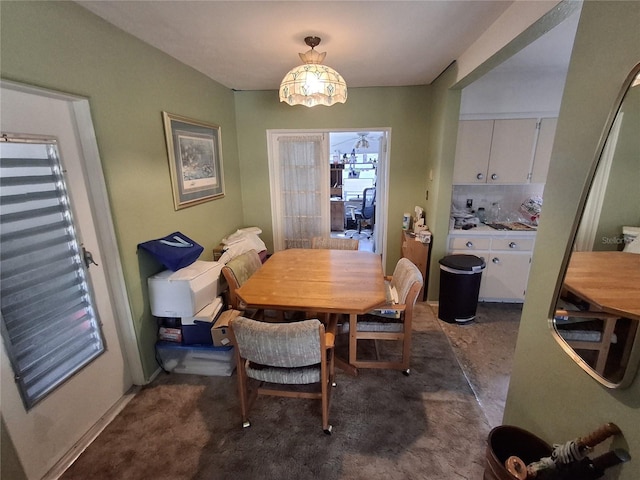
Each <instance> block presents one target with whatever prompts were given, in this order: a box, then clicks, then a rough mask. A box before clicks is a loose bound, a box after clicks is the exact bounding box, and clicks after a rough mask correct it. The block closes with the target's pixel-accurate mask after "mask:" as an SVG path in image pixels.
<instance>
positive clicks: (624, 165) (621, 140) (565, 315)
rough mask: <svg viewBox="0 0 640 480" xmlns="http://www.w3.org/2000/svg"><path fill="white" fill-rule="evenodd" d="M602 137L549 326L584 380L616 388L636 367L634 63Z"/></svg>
mask: <svg viewBox="0 0 640 480" xmlns="http://www.w3.org/2000/svg"><path fill="white" fill-rule="evenodd" d="M606 132H607V133H606V135H603V140H602V141H601V148H600V149H599V151H598V158H597V159H596V162H595V165H594V168H593V173H592V177H591V181H590V182H589V186H588V187H587V189H586V192H585V194H584V196H583V199H582V202H581V207H582V208H581V211H582V214H581V216H580V220H579V222H578V223H577V226H576V228H575V235H574V240H573V242H572V244H571V246H570V248H569V249H568V252H567V256H566V261H565V271H564V276H563V280H562V282H559V286H558V293H557V296H556V302H555V311H554V313H553V319H552V322H551V323H552V325H553V331H554V332H555V334H554V336H555V338H556V339H557V340H558V342H559V343H560V344H561V345H562V347H563V349H564V350H565V351H566V352H567V353H568V354H569V355H570V356H571V357H572V358H573V359H574V360H575V361H576V362H577V363H578V364H579V365H580V366H581V367H582V368H583V369H584V370H585V371H586V372H587V373H588V374H589V375H591V376H592V377H593V378H594V379H596V380H598V381H599V382H600V383H602V384H603V385H605V386H607V387H609V388H623V387H626V386H628V385H629V384H630V383H631V382H632V381H633V379H634V377H635V375H636V372H637V370H638V363H640V334H639V332H638V325H639V324H640V235H639V233H640V136H639V135H638V132H640V64H639V65H637V66H636V67H635V68H634V70H633V71H632V72H631V74H630V75H629V77H628V78H627V81H626V82H625V84H624V86H623V88H622V91H621V93H620V95H619V100H618V101H617V102H616V105H615V106H614V109H613V111H612V114H611V116H610V121H609V122H608V123H607V130H606Z"/></svg>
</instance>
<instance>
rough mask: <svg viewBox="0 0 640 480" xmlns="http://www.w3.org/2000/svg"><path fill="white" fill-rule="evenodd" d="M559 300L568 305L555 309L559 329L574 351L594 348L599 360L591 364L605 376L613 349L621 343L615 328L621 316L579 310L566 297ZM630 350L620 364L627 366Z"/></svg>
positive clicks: (560, 302) (557, 330)
mask: <svg viewBox="0 0 640 480" xmlns="http://www.w3.org/2000/svg"><path fill="white" fill-rule="evenodd" d="M558 303H559V305H562V306H564V307H567V308H564V309H557V310H556V311H555V314H554V325H555V327H556V332H557V333H558V335H560V336H561V337H562V338H563V339H564V341H565V342H567V344H568V345H569V346H570V347H571V348H573V349H574V350H588V351H593V352H594V356H595V359H594V360H593V362H591V363H592V365H591V367H592V368H593V369H594V370H595V371H596V372H598V373H599V374H600V375H604V370H605V367H606V366H607V360H608V357H609V350H610V349H611V345H612V344H614V343H616V342H617V337H616V334H615V329H616V323H617V321H618V320H619V319H620V318H621V317H620V315H614V314H610V313H604V312H594V311H588V310H587V311H585V310H578V309H577V308H572V307H573V305H571V304H570V303H568V302H565V301H563V300H562V299H560V301H559V302H558ZM630 353H631V352H630V348H625V349H624V351H623V353H622V359H621V361H620V365H623V366H626V362H627V361H628V357H629V354H630ZM587 363H590V362H587Z"/></svg>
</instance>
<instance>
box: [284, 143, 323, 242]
mask: <svg viewBox="0 0 640 480" xmlns="http://www.w3.org/2000/svg"><path fill="white" fill-rule="evenodd" d="M323 142H324V136H323V135H322V134H317V135H313V134H308V135H279V136H278V137H277V151H278V155H277V158H276V165H275V168H276V170H277V174H276V175H275V177H276V179H277V184H278V185H277V187H276V188H275V189H273V190H272V195H275V196H277V198H276V199H275V200H276V204H277V206H278V208H277V210H278V212H274V213H276V215H274V217H276V216H277V217H278V219H279V221H278V223H279V225H278V226H277V228H275V229H274V233H275V237H276V238H277V239H279V241H277V242H276V243H277V244H279V246H280V247H281V248H285V249H286V248H310V247H311V238H313V237H315V236H320V235H323V234H324V233H327V232H325V230H327V226H325V223H326V224H327V225H328V203H329V201H328V194H327V192H325V190H327V189H328V184H329V181H328V178H326V177H327V174H328V172H327V170H328V165H329V160H328V158H325V156H324V151H325V148H324V145H323ZM272 173H275V172H272Z"/></svg>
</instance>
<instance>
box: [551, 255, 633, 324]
mask: <svg viewBox="0 0 640 480" xmlns="http://www.w3.org/2000/svg"><path fill="white" fill-rule="evenodd" d="M563 286H564V288H566V289H567V290H569V291H570V292H572V293H573V294H575V295H576V296H578V297H580V298H581V299H582V300H584V301H586V302H587V303H589V305H590V306H591V308H590V310H598V311H602V312H606V313H611V314H614V315H618V316H620V317H626V318H631V319H634V320H640V255H638V254H636V253H628V252H573V253H572V254H571V259H570V260H569V266H568V268H567V274H566V276H565V279H564V285H563Z"/></svg>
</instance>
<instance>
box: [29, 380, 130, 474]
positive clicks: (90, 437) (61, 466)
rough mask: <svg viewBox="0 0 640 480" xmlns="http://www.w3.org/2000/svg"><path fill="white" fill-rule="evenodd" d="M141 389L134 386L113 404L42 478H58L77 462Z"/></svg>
mask: <svg viewBox="0 0 640 480" xmlns="http://www.w3.org/2000/svg"><path fill="white" fill-rule="evenodd" d="M139 390H140V387H139V386H137V385H134V386H132V387H131V388H130V389H129V391H128V392H127V393H125V394H124V395H123V396H122V397H120V399H119V400H118V401H117V402H116V403H115V405H113V406H112V407H111V408H110V409H109V410H107V412H106V413H105V414H104V415H103V416H102V417H100V420H98V421H97V422H96V423H95V424H94V425H93V427H91V428H90V429H89V431H88V432H87V433H85V434H84V435H83V436H82V437H81V438H80V440H78V441H77V442H76V443H75V445H73V447H71V449H70V450H69V451H68V452H67V453H66V454H65V455H64V456H63V457H62V458H61V459H60V460H58V461H57V462H56V464H55V465H54V466H53V467H52V468H51V470H49V471H48V472H47V473H46V474H45V476H44V477H42V480H57V479H58V478H60V477H61V476H62V474H63V473H64V472H65V471H66V470H67V469H68V468H69V467H70V466H71V465H72V464H73V462H75V461H76V460H77V459H78V457H79V456H80V455H81V454H82V452H84V451H85V450H86V449H87V447H88V446H89V445H91V442H93V441H94V440H95V439H96V437H97V436H98V435H100V433H102V431H103V430H104V429H105V428H106V427H107V425H109V424H110V423H111V422H112V421H113V419H114V418H116V416H117V415H118V414H119V413H120V412H121V411H122V409H123V408H124V407H126V406H127V404H128V403H129V402H130V401H131V400H132V399H133V397H135V395H136V394H137V393H138V391H139Z"/></svg>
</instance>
